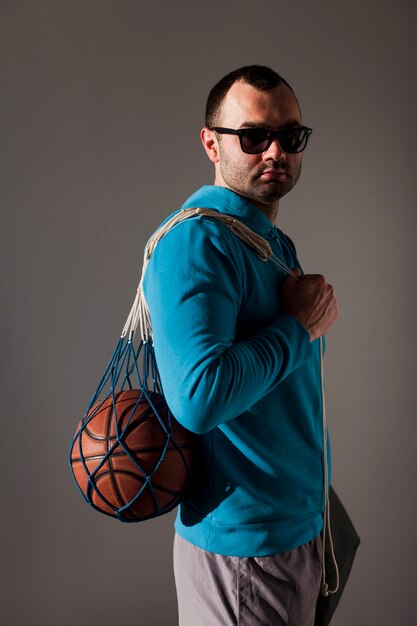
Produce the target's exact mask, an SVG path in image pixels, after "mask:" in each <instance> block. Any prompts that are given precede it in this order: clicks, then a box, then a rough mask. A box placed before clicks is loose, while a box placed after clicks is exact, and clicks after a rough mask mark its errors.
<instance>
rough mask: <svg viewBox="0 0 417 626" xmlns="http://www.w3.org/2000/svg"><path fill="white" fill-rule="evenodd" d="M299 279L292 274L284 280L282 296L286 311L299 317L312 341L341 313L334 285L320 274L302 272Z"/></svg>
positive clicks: (295, 271)
mask: <svg viewBox="0 0 417 626" xmlns="http://www.w3.org/2000/svg"><path fill="white" fill-rule="evenodd" d="M294 273H295V274H296V275H297V277H299V279H298V281H297V280H295V279H294V278H293V277H292V276H288V278H286V279H285V280H284V282H283V285H282V289H281V299H282V307H283V312H284V313H287V314H288V315H292V316H293V317H295V318H296V319H297V320H298V321H299V322H301V324H302V325H303V326H305V328H306V329H307V331H308V332H309V334H310V341H313V339H317V337H321V336H322V335H324V334H325V333H326V332H327V331H328V330H329V328H330V327H331V326H332V325H333V324H334V322H335V321H336V319H337V318H338V317H339V309H338V306H337V300H336V296H335V294H334V291H333V287H332V286H331V285H329V283H328V282H326V279H325V278H324V276H321V275H320V274H306V275H305V276H301V271H300V269H299V268H298V267H297V268H296V269H295V270H294Z"/></svg>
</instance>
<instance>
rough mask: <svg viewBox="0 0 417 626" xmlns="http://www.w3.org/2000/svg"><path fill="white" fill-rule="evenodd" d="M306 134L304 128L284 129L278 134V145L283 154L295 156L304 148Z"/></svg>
mask: <svg viewBox="0 0 417 626" xmlns="http://www.w3.org/2000/svg"><path fill="white" fill-rule="evenodd" d="M307 139H308V134H307V132H306V131H305V130H304V128H297V127H293V128H284V129H283V130H282V131H281V134H280V139H279V141H280V144H281V147H282V149H283V150H284V151H285V152H289V153H290V154H295V153H297V152H302V151H303V150H304V148H305V147H306V144H307Z"/></svg>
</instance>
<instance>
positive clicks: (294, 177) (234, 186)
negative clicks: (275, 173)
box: [220, 159, 301, 205]
mask: <svg viewBox="0 0 417 626" xmlns="http://www.w3.org/2000/svg"><path fill="white" fill-rule="evenodd" d="M274 167H275V168H276V169H284V170H285V172H286V177H285V180H283V181H279V180H276V179H274V180H261V175H262V173H263V172H264V171H265V170H266V169H271V168H274ZM220 173H221V175H222V178H223V180H224V181H225V183H226V185H227V186H228V187H229V189H231V190H232V191H235V192H236V193H238V194H239V195H241V196H244V197H245V198H247V199H248V200H254V201H257V202H260V203H261V204H266V205H271V204H275V203H277V202H278V201H279V200H280V199H281V198H282V197H283V196H285V195H286V194H287V193H288V192H289V191H291V189H292V188H293V187H294V186H295V184H296V183H297V181H298V179H299V177H300V173H301V160H300V161H299V162H298V163H294V164H292V165H291V168H290V166H289V164H288V163H284V162H280V163H279V164H277V163H276V162H272V161H271V162H269V163H266V164H260V165H259V166H258V167H257V168H256V169H255V170H254V169H252V170H251V171H247V170H245V169H242V167H238V166H237V165H235V164H233V163H228V161H227V159H226V160H225V159H223V160H220Z"/></svg>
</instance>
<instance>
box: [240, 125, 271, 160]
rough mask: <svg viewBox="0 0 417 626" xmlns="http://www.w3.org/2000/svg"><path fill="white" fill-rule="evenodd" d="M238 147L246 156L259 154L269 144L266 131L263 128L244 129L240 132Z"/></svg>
mask: <svg viewBox="0 0 417 626" xmlns="http://www.w3.org/2000/svg"><path fill="white" fill-rule="evenodd" d="M239 137H240V145H241V148H242V150H243V152H246V154H260V153H261V152H263V151H264V150H266V147H267V145H268V143H269V139H268V131H266V130H264V129H263V128H245V129H244V130H242V131H240V134H239Z"/></svg>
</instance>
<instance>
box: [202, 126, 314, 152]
mask: <svg viewBox="0 0 417 626" xmlns="http://www.w3.org/2000/svg"><path fill="white" fill-rule="evenodd" d="M212 130H214V131H216V133H219V134H220V135H237V136H238V137H239V141H240V147H241V148H242V151H243V152H245V153H246V154H261V153H262V152H265V150H268V148H269V146H270V145H271V143H272V142H273V141H274V139H278V141H279V145H280V146H281V148H282V149H283V151H284V152H288V153H289V154H297V152H302V151H303V150H304V149H305V147H306V145H307V142H308V140H309V138H310V135H311V133H312V132H313V130H312V128H308V126H287V127H285V128H282V129H281V130H268V129H267V128H239V129H238V130H233V129H232V128H221V127H219V126H215V127H213V128H212Z"/></svg>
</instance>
